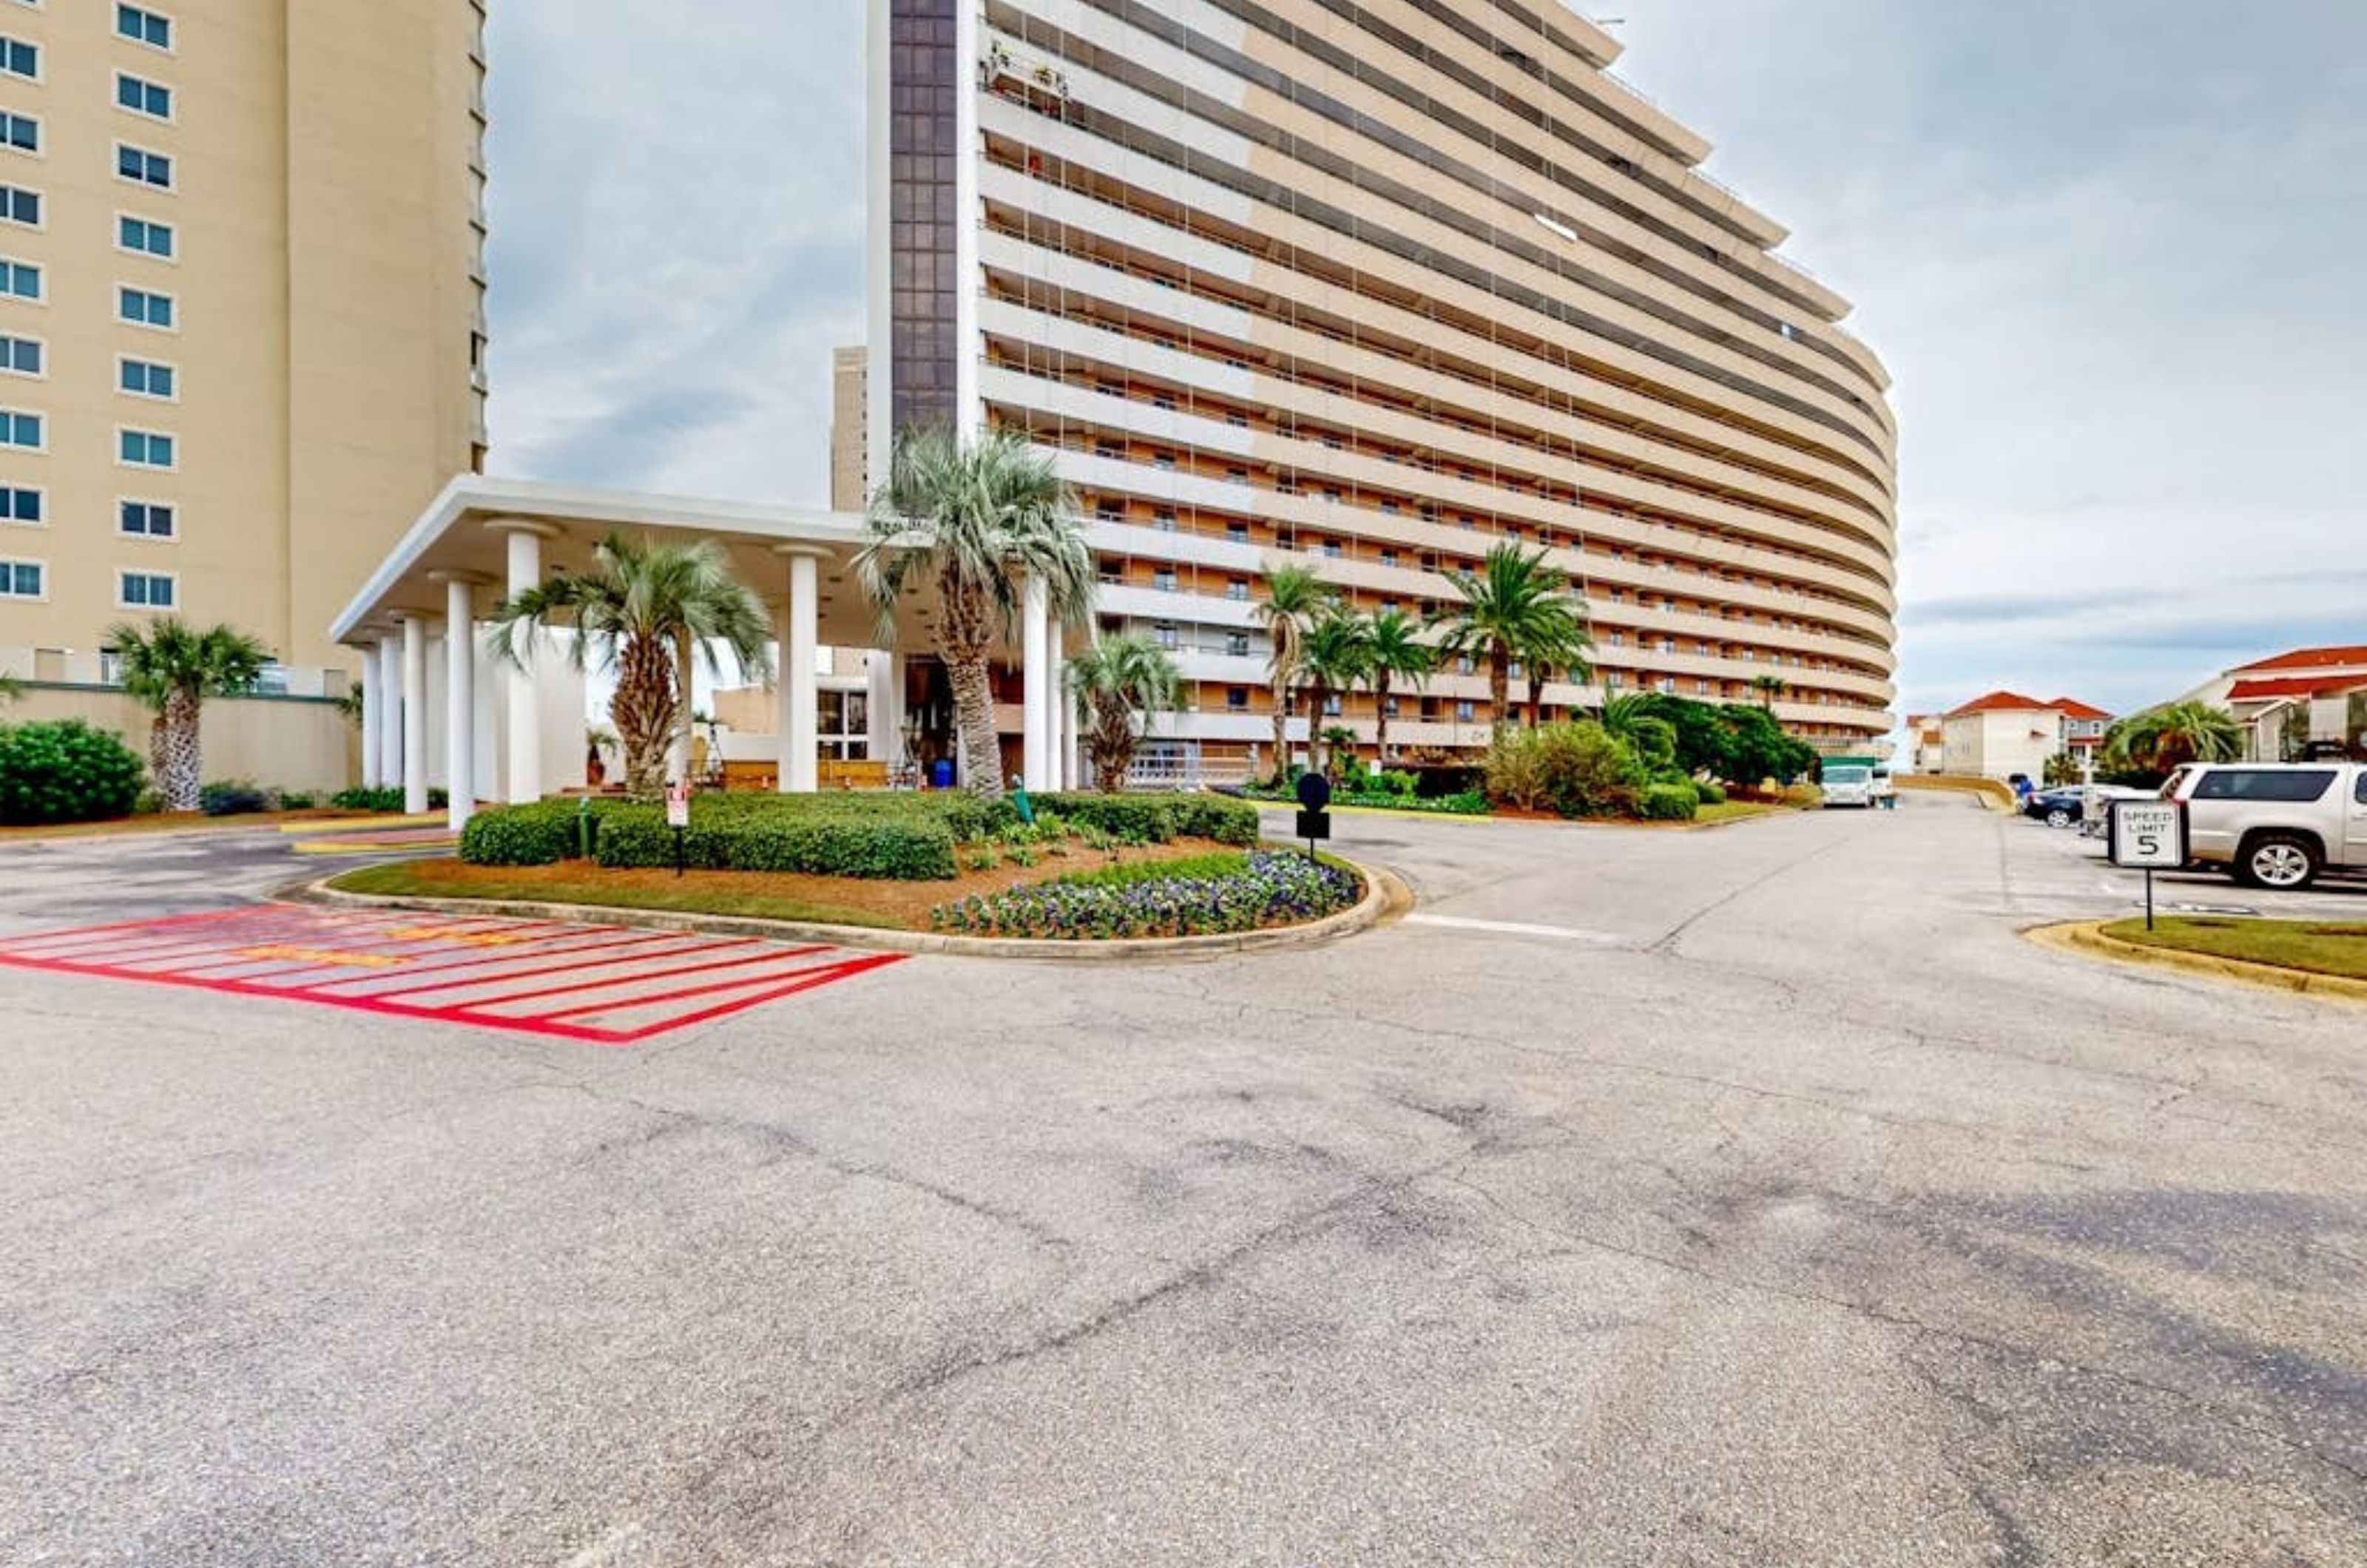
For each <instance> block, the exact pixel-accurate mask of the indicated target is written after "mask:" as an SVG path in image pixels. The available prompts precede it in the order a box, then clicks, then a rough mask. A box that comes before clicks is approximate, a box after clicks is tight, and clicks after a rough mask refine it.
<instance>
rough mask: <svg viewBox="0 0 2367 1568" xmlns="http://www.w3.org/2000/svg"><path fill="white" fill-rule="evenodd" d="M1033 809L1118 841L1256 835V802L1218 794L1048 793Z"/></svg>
mask: <svg viewBox="0 0 2367 1568" xmlns="http://www.w3.org/2000/svg"><path fill="white" fill-rule="evenodd" d="M1035 805H1036V809H1037V810H1038V811H1048V812H1051V813H1054V814H1055V815H1057V816H1059V817H1060V818H1063V819H1064V820H1066V821H1067V822H1069V823H1070V825H1072V826H1074V827H1077V828H1080V829H1093V830H1095V831H1099V832H1102V833H1106V834H1108V835H1109V836H1110V837H1111V838H1113V839H1116V840H1118V841H1119V842H1121V843H1129V844H1163V843H1166V842H1168V841H1169V840H1173V839H1213V840H1216V841H1217V843H1220V844H1241V845H1249V844H1254V843H1256V842H1257V840H1258V814H1257V807H1254V806H1251V805H1250V804H1249V803H1248V802H1247V801H1242V800H1235V799H1233V798H1232V797H1230V796H1229V795H1038V796H1037V797H1036V802H1035Z"/></svg>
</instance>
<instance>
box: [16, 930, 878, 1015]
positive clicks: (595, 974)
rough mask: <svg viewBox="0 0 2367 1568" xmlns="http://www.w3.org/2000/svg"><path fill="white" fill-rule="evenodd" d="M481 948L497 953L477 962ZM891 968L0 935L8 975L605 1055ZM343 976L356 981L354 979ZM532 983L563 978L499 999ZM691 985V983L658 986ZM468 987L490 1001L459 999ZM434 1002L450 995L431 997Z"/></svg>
mask: <svg viewBox="0 0 2367 1568" xmlns="http://www.w3.org/2000/svg"><path fill="white" fill-rule="evenodd" d="M493 946H498V947H499V949H500V951H498V952H488V951H486V949H487V948H488V947H493ZM727 955H728V956H727ZM904 960H905V955H904V954H901V953H854V952H852V951H850V950H847V949H843V948H833V947H831V946H828V945H818V944H813V943H796V944H789V943H778V944H776V943H771V942H766V941H765V940H764V939H763V938H760V937H745V936H731V937H705V936H701V935H698V934H697V933H696V932H684V931H629V930H627V929H626V928H623V927H617V926H600V925H593V924H588V923H586V924H575V923H569V922H563V921H535V920H508V919H492V918H490V917H488V918H484V919H475V918H462V919H433V918H429V919H420V918H414V917H410V916H407V915H403V914H400V913H394V912H379V911H371V912H368V913H365V914H355V913H349V912H343V911H333V910H326V909H317V908H300V907H297V906H292V905H263V906H255V907H251V908H236V909H223V910H206V911H201V912H199V913H198V914H196V915H187V916H166V917H161V918H159V919H155V920H151V921H144V922H142V921H119V922H115V923H113V924H110V925H108V926H105V927H90V928H86V929H84V930H79V931H40V932H30V933H28V934H27V935H25V936H23V937H21V938H14V939H12V938H7V937H0V965H7V966H10V967H15V968H21V969H36V970H46V971H49V972H51V973H55V974H63V975H75V976H89V977H93V978H99V979H111V980H130V981H145V982H147V983H149V984H152V985H162V986H178V987H186V988H187V989H192V990H204V991H212V992H216V993H220V994H224V995H230V996H238V997H260V998H271V999H274V1000H277V1001H299V1002H314V1003H319V1004H323V1005H325V1006H330V1007H339V1008H345V1009H348V1010H354V1011H357V1012H368V1013H376V1014H379V1015H382V1016H387V1017H393V1018H404V1019H412V1020H420V1021H432V1022H443V1023H455V1024H462V1025H468V1026H473V1027H478V1028H490V1029H499V1030H505V1031H512V1032H524V1033H531V1034H542V1035H549V1036H554V1037H557V1038H560V1039H565V1040H571V1041H581V1042H585V1043H596V1044H605V1045H629V1044H632V1043H636V1042H639V1041H642V1040H646V1039H649V1038H650V1037H651V1036H652V1035H656V1034H661V1033H663V1032H667V1031H670V1030H676V1029H681V1028H684V1027H685V1026H687V1025H690V1024H694V1023H699V1022H704V1021H708V1020H711V1019H716V1018H721V1017H726V1016H729V1015H730V1014H732V1013H736V1012H740V1011H743V1010H747V1009H750V1008H754V1007H761V1006H764V1005H765V1004H767V1003H770V1002H775V1001H779V1000H782V999H785V998H789V997H793V996H796V995H798V994H799V993H801V992H805V991H810V990H813V989H815V988H816V987H821V986H826V985H829V984H832V983H833V982H835V981H839V980H845V979H852V978H854V977H855V976H861V975H866V974H869V973H871V972H872V971H874V970H878V969H881V968H885V967H887V966H888V965H889V964H898V963H901V962H903V961H904ZM651 964H656V965H657V966H656V967H654V968H652V967H649V965H651ZM357 967H361V968H366V969H367V970H368V972H367V973H360V974H357V973H355V972H354V971H355V970H356V969H357ZM732 971H742V973H740V974H737V975H733V974H731V973H730V972H732ZM546 976H560V977H563V978H561V979H560V980H559V981H558V982H557V983H554V984H549V985H534V986H532V987H530V988H528V989H526V990H517V989H514V988H513V989H507V990H504V989H502V987H515V985H516V984H517V983H518V982H520V981H534V980H539V979H541V978H543V977H546ZM694 976H695V977H697V983H696V984H688V985H680V986H671V985H665V984H664V982H666V981H669V980H675V979H690V978H692V977H694ZM389 982H393V983H392V984H389ZM652 985H656V986H657V987H659V988H657V989H654V990H653V989H651V988H650V987H651V986H652ZM478 992H490V993H491V994H486V995H472V994H470V993H478ZM439 994H445V995H453V994H457V995H458V996H459V998H460V999H459V1000H448V1001H447V1000H438V999H436V998H437V996H438V995H439ZM552 998H578V999H575V1000H572V1001H571V1003H570V1005H568V1006H565V1007H561V1008H555V1009H554V1008H551V1007H549V1006H548V1005H545V1004H547V1003H548V1002H549V1000H551V999H552Z"/></svg>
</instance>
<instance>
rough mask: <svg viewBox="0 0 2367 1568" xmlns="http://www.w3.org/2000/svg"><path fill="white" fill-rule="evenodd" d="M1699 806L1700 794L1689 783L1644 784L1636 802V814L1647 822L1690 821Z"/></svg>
mask: <svg viewBox="0 0 2367 1568" xmlns="http://www.w3.org/2000/svg"><path fill="white" fill-rule="evenodd" d="M1700 808H1701V796H1700V795H1697V794H1696V793H1694V790H1693V785H1692V784H1690V783H1682V784H1647V785H1645V786H1644V793H1643V794H1642V795H1641V796H1639V797H1638V798H1637V802H1636V810H1637V815H1639V816H1641V817H1642V818H1644V819H1645V820H1646V821H1648V822H1690V821H1692V820H1693V813H1694V812H1695V811H1697V810H1699V809H1700Z"/></svg>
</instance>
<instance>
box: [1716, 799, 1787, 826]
mask: <svg viewBox="0 0 2367 1568" xmlns="http://www.w3.org/2000/svg"><path fill="white" fill-rule="evenodd" d="M1799 809H1800V807H1796V806H1788V805H1775V804H1771V803H1769V802H1767V801H1763V800H1728V801H1723V802H1721V803H1719V804H1718V805H1716V806H1704V807H1702V808H1701V809H1700V810H1699V811H1696V812H1695V813H1693V820H1694V821H1695V822H1698V823H1702V824H1704V825H1708V824H1712V823H1717V822H1739V821H1741V820H1743V819H1744V818H1750V817H1774V816H1777V815H1780V814H1781V813H1783V812H1786V811H1797V810H1799Z"/></svg>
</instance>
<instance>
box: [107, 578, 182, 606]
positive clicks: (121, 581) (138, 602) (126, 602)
mask: <svg viewBox="0 0 2367 1568" xmlns="http://www.w3.org/2000/svg"><path fill="white" fill-rule="evenodd" d="M175 598H176V583H175V582H174V581H173V574H172V573H171V572H168V571H123V572H118V573H116V577H115V602H116V604H118V605H119V606H120V607H121V608H123V609H126V610H169V609H171V608H172V607H173V601H174V599H175Z"/></svg>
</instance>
